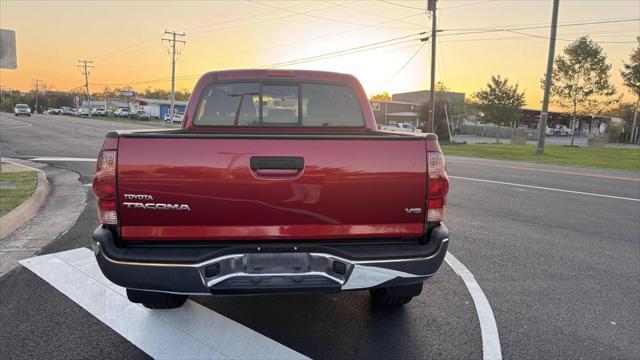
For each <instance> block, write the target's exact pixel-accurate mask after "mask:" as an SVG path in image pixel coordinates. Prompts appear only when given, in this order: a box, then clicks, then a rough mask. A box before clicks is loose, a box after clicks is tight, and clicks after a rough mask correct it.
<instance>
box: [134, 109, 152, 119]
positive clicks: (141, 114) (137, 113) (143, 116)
mask: <svg viewBox="0 0 640 360" xmlns="http://www.w3.org/2000/svg"><path fill="white" fill-rule="evenodd" d="M129 118H131V119H136V120H151V115H149V113H148V112H146V111H144V110H138V111H134V112H132V113H131V115H129Z"/></svg>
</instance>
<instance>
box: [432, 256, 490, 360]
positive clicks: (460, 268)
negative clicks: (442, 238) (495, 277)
mask: <svg viewBox="0 0 640 360" xmlns="http://www.w3.org/2000/svg"><path fill="white" fill-rule="evenodd" d="M444 260H445V261H446V262H447V264H449V266H450V267H451V268H452V269H453V271H454V272H455V273H456V274H458V276H460V277H461V278H462V280H463V281H464V284H465V285H466V286H467V289H468V290H469V293H470V294H471V298H472V299H473V303H474V305H475V306H476V312H477V313H478V321H480V333H481V334H482V358H483V359H484V360H500V359H502V350H501V349H500V337H499V336H498V326H497V325H496V319H495V318H494V317H493V310H491V305H490V304H489V300H487V297H486V296H485V295H484V292H482V289H481V288H480V285H478V282H477V281H476V278H475V277H474V276H473V274H472V273H471V272H470V271H469V269H467V267H466V266H464V264H462V263H461V262H460V261H459V260H458V259H456V257H455V256H453V255H452V254H451V253H450V252H447V255H446V257H445V258H444Z"/></svg>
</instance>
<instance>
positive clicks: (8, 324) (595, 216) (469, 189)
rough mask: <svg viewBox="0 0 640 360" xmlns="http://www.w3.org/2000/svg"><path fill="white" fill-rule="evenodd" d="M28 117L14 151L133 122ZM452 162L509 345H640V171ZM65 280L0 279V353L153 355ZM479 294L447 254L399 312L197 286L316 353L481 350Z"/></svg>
mask: <svg viewBox="0 0 640 360" xmlns="http://www.w3.org/2000/svg"><path fill="white" fill-rule="evenodd" d="M0 117H1V116H0ZM20 121H24V122H25V123H28V124H31V126H23V127H19V128H16V129H13V130H7V131H4V130H3V131H2V132H1V133H0V150H2V151H3V154H4V151H5V150H9V151H11V152H13V154H12V156H54V157H78V158H92V157H95V154H96V153H97V151H98V149H99V147H100V144H101V142H102V136H103V135H104V133H105V132H106V131H107V129H108V128H110V127H111V128H114V127H119V128H126V127H128V126H131V125H126V124H111V123H108V122H105V121H96V120H91V119H76V118H67V117H53V119H51V117H49V116H34V117H33V118H30V119H24V120H23V119H22V118H21V119H20ZM47 162H48V163H51V164H55V166H59V167H64V168H67V169H71V170H73V171H77V172H78V173H80V175H81V180H82V182H83V183H88V182H89V181H90V178H91V175H92V172H93V164H92V163H90V162H81V161H47ZM449 173H450V175H451V177H452V188H451V193H450V196H449V210H448V217H447V219H448V220H447V223H448V226H449V228H450V230H451V234H452V235H451V239H450V247H449V250H450V252H451V253H452V254H454V255H455V257H456V258H457V259H458V260H459V261H460V262H461V263H462V264H464V266H466V268H467V269H468V271H469V273H468V274H467V276H468V278H472V279H473V280H475V281H477V284H478V285H479V288H481V290H482V291H483V294H484V295H486V299H487V302H488V304H489V306H490V308H491V309H492V313H493V315H494V317H495V323H496V325H497V332H498V334H499V343H500V346H501V353H502V355H503V356H504V357H505V358H558V357H560V358H630V359H631V358H638V354H640V341H639V339H638V336H637V334H638V333H640V296H638V295H639V294H640V284H639V283H638V281H636V280H637V279H638V278H640V265H639V263H638V261H637V259H638V257H639V256H640V244H639V243H638V242H639V241H640V229H638V219H640V202H639V201H636V200H638V199H639V198H640V182H638V175H637V174H636V173H621V172H613V171H611V172H610V171H604V170H592V169H576V168H563V167H556V166H547V165H535V164H524V163H515V162H499V161H488V160H487V161H485V160H479V159H473V160H470V159H464V158H451V159H449ZM479 180H482V181H479ZM521 185H525V186H521ZM527 186H529V187H527ZM565 190H566V191H565ZM594 194H595V195H594ZM596 195H610V196H615V197H602V196H596ZM623 198H624V199H623ZM96 225H97V221H96V216H95V201H94V200H93V197H92V196H91V195H90V194H88V195H87V206H86V208H85V210H84V211H83V212H82V214H81V215H80V218H79V220H78V222H77V223H76V224H75V225H74V226H73V227H72V228H71V229H70V230H69V231H68V232H66V233H65V234H64V235H62V236H61V237H59V238H58V239H56V240H54V241H53V242H52V243H51V244H50V245H48V246H47V247H46V248H44V249H43V251H42V252H41V254H57V253H59V252H61V251H67V250H72V249H77V248H79V247H86V246H87V245H88V238H89V235H90V233H91V231H92V230H93V228H94V227H95V226H96ZM86 264H89V265H90V264H91V262H90V261H89V260H87V262H86ZM89 265H87V266H89ZM53 281H54V280H52V279H49V281H47V280H46V279H43V278H42V277H41V276H39V275H37V274H36V273H34V272H32V271H31V270H29V269H27V268H24V267H19V268H16V269H14V270H13V271H11V272H9V273H8V274H7V275H5V276H3V277H2V278H0V322H1V323H2V324H3V326H1V327H0V358H21V357H22V358H33V357H40V358H42V357H47V358H77V357H98V356H99V357H102V358H147V357H148V356H149V355H151V354H152V353H151V351H152V350H149V349H148V348H146V347H145V349H147V350H146V351H147V352H145V351H142V350H141V349H142V348H143V347H144V346H143V345H142V344H140V343H139V341H140V338H131V337H130V336H129V335H127V333H126V332H124V331H122V330H120V331H117V329H118V327H117V326H112V325H109V324H110V323H109V322H108V321H105V320H104V319H102V320H101V319H99V317H96V316H97V315H95V314H93V313H92V310H91V309H87V308H85V307H83V306H82V305H81V304H79V303H78V302H77V301H75V300H73V296H74V295H73V294H72V293H65V291H67V290H64V289H63V288H60V289H56V288H55V287H54V285H53V284H52V282H53ZM474 300H476V299H475V298H474V297H472V296H471V293H470V292H469V289H468V288H467V286H466V284H465V281H463V278H462V277H461V276H460V275H459V274H458V273H456V272H454V270H453V269H452V267H450V266H449V265H443V268H442V269H441V271H440V272H439V273H438V274H437V275H436V276H435V277H434V278H432V279H430V280H429V281H428V283H427V286H426V287H425V291H424V292H423V294H422V295H420V297H418V298H417V299H415V300H414V301H413V302H412V303H410V304H409V305H408V306H406V307H404V308H403V309H400V310H398V311H389V310H379V309H375V308H372V307H371V306H370V304H369V298H368V295H367V294H366V293H361V292H352V293H341V294H333V295H332V294H328V295H313V296H312V295H304V296H303V295H295V296H292V295H288V296H259V297H194V298H193V301H194V302H195V303H196V304H199V305H202V307H203V309H206V311H210V312H211V313H207V314H208V315H207V316H218V315H220V316H224V317H226V318H228V319H230V320H232V321H233V323H235V324H237V325H234V326H243V327H246V328H247V329H250V330H252V331H256V332H257V333H259V334H261V336H265V337H267V338H269V339H271V340H273V341H275V342H277V343H279V344H281V345H282V346H285V347H286V348H289V349H291V350H292V351H295V352H297V353H300V354H302V355H305V356H308V357H311V358H326V357H330V358H425V357H428V358H482V357H483V350H486V349H483V340H484V338H483V335H484V334H483V333H482V331H481V324H480V321H479V320H478V319H479V317H480V318H481V316H480V315H479V314H481V313H480V312H478V311H479V310H478V309H477V308H476V307H477V304H476V302H474ZM111 311H113V312H118V311H122V309H120V308H113V309H112V310H111ZM148 312H151V311H148ZM107 314H109V312H107ZM216 314H218V315H216ZM120 315H121V314H120ZM152 315H153V314H152ZM152 315H149V316H152ZM141 321H142V320H141ZM114 328H115V329H114ZM148 329H149V334H150V335H149V337H150V338H152V337H154V335H153V334H155V333H154V332H153V331H152V330H153V329H151V328H148ZM142 340H148V338H145V337H144V336H143V337H142ZM245 343H246V346H247V347H251V346H252V345H253V344H252V343H251V340H250V339H249V338H247V340H246V342H245ZM136 344H137V345H136ZM223 350H224V349H223ZM153 354H154V355H157V354H156V353H153ZM167 354H168V353H167ZM484 354H485V355H486V352H485V353H484ZM160 357H161V356H160ZM230 357H233V356H230Z"/></svg>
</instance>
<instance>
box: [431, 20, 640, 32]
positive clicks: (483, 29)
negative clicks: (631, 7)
mask: <svg viewBox="0 0 640 360" xmlns="http://www.w3.org/2000/svg"><path fill="white" fill-rule="evenodd" d="M634 21H640V18H627V19H618V20H598V21H588V22H577V23H566V24H558V27H570V26H584V25H597V24H612V23H621V22H634ZM548 27H549V24H545V25H541V26H521V27H507V28H502V29H496V28H475V29H477V30H476V31H469V32H461V33H453V34H443V35H441V36H459V35H468V34H485V33H492V32H503V31H511V30H533V29H547V28H548ZM466 30H474V28H466V29H465V28H463V29H441V31H444V32H448V31H466Z"/></svg>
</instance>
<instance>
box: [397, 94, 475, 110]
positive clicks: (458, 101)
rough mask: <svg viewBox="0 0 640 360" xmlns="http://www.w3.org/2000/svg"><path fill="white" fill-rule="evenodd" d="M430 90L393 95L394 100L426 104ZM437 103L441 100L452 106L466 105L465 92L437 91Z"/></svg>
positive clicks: (461, 106)
mask: <svg viewBox="0 0 640 360" xmlns="http://www.w3.org/2000/svg"><path fill="white" fill-rule="evenodd" d="M430 94H431V91H429V90H419V91H409V92H403V93H397V94H393V95H391V100H393V101H405V102H410V103H416V104H426V103H428V102H429V95H430ZM435 100H436V104H437V102H438V101H440V100H444V101H446V102H447V103H448V104H449V106H450V107H451V108H457V107H460V108H463V107H464V93H460V92H453V91H436V93H435Z"/></svg>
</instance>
